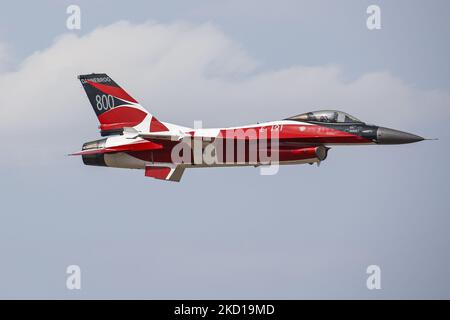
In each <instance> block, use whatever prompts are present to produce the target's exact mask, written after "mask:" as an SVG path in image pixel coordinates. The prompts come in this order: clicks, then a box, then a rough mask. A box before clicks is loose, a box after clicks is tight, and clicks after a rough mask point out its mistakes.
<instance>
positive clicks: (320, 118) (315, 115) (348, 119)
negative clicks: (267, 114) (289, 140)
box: [286, 110, 363, 123]
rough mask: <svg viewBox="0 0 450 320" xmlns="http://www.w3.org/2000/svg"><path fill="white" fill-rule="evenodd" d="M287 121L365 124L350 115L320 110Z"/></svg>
mask: <svg viewBox="0 0 450 320" xmlns="http://www.w3.org/2000/svg"><path fill="white" fill-rule="evenodd" d="M286 120H295V121H305V122H308V121H313V122H325V123H363V122H362V121H361V120H358V119H356V118H355V117H353V116H351V115H349V114H348V113H345V112H342V111H337V110H320V111H313V112H307V113H302V114H299V115H296V116H293V117H289V118H287V119H286Z"/></svg>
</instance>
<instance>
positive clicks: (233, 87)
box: [0, 1, 450, 298]
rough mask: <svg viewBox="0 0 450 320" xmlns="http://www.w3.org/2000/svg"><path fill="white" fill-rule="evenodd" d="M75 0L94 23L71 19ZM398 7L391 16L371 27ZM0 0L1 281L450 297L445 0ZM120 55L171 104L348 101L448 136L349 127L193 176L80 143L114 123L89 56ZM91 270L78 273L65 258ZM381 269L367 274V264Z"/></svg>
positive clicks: (178, 107)
mask: <svg viewBox="0 0 450 320" xmlns="http://www.w3.org/2000/svg"><path fill="white" fill-rule="evenodd" d="M72 3H76V4H78V5H79V6H80V8H81V12H82V28H81V30H79V31H70V30H67V29H66V19H67V14H66V8H67V6H68V5H69V4H72ZM374 3H375V4H377V5H379V6H380V8H381V17H382V18H381V19H382V29H381V30H377V31H369V30H368V29H367V28H366V18H367V14H366V8H367V6H368V5H370V4H374ZM6 7H7V10H2V12H1V13H0V18H1V19H0V92H2V95H3V107H2V108H1V109H0V110H1V114H0V115H1V117H2V119H3V121H4V123H3V125H2V128H1V129H0V131H1V133H2V136H3V137H6V139H5V144H4V146H3V153H2V155H3V156H2V159H1V160H0V164H1V166H0V172H1V177H2V180H1V181H2V182H1V183H0V187H1V194H2V210H1V219H2V223H1V224H0V254H1V255H2V259H1V261H2V262H1V264H0V271H1V272H0V297H3V298H448V297H449V296H450V280H449V277H448V275H447V274H446V273H447V270H449V267H450V256H449V252H450V250H449V249H450V248H449V243H450V241H449V240H450V239H449V237H448V227H449V224H450V217H449V214H448V212H449V200H448V196H447V194H448V181H449V180H448V179H449V172H448V168H447V161H446V158H447V157H448V155H449V152H448V148H447V146H448V144H447V142H446V141H448V138H449V130H448V125H447V122H448V120H449V107H450V81H449V77H448V74H449V71H450V70H449V63H448V56H450V54H449V53H450V52H449V51H450V49H449V45H448V41H447V39H448V38H449V31H448V30H450V28H449V25H448V24H449V22H448V19H447V17H448V13H449V9H450V5H449V4H448V2H447V1H430V2H425V1H395V2H393V1H345V2H343V1H342V2H336V1H276V2H275V1H245V2H244V3H242V2H239V1H227V2H226V3H224V2H219V1H217V2H214V1H190V2H189V3H188V2H184V1H179V2H170V4H169V3H159V2H148V1H132V2H131V3H127V4H125V3H116V4H114V5H113V4H110V3H109V2H106V1H78V2H71V1H58V2H56V1H41V2H39V3H37V2H36V3H32V4H30V3H27V2H21V1H16V2H14V3H8V5H7V6H6ZM86 72H106V73H108V74H109V75H110V76H111V77H112V78H113V79H114V80H116V81H117V82H118V83H119V84H121V85H122V86H123V87H124V88H125V89H126V90H127V91H129V92H130V93H131V94H132V95H133V96H134V97H135V98H136V99H137V100H138V101H139V102H141V103H142V104H143V105H144V106H145V107H147V108H148V109H149V110H150V111H151V112H152V113H154V114H155V115H157V116H158V118H159V119H161V120H163V121H169V122H174V123H178V124H180V125H186V126H192V125H193V121H195V120H202V121H203V124H204V126H207V127H210V126H227V125H230V126H232V125H240V124H246V123H252V122H257V121H264V120H270V119H281V118H285V117H287V116H290V115H293V114H297V113H301V112H306V111H311V110H314V109H321V108H323V107H326V108H336V109H341V110H343V111H347V112H349V113H351V114H354V115H355V116H356V117H358V118H360V119H362V120H365V121H367V122H369V123H376V124H378V125H382V126H387V127H393V128H397V129H400V130H405V131H408V132H413V133H416V134H419V135H422V136H425V137H431V138H432V137H439V139H440V140H438V141H426V142H421V143H417V144H414V145H405V146H367V147H353V148H351V147H342V148H338V147H336V148H333V149H332V150H330V153H329V157H328V159H327V160H326V161H325V162H324V163H322V165H321V166H320V167H319V168H317V167H316V166H286V167H282V168H281V170H280V172H279V173H278V174H277V175H275V176H261V175H259V171H258V170H257V169H253V168H235V169H204V170H201V169H192V170H188V171H187V172H186V173H185V175H184V177H183V180H182V182H181V183H179V184H173V183H164V182H160V181H154V180H151V179H147V178H145V177H144V175H143V172H140V171H135V170H129V171H128V170H121V169H105V168H93V167H86V166H84V165H83V164H82V163H81V160H80V159H79V158H73V157H67V156H66V154H68V153H70V152H72V151H76V150H78V149H79V148H80V146H81V144H82V143H83V142H85V141H88V140H92V139H95V138H96V137H97V136H98V131H97V123H96V119H95V116H94V113H93V112H92V110H91V107H90V106H89V103H88V100H87V98H86V97H85V95H84V92H83V90H82V88H81V85H80V84H79V83H78V81H77V79H76V75H78V74H81V73H86ZM70 264H77V265H79V266H80V267H81V270H82V289H81V290H80V291H69V290H67V289H66V287H65V281H66V276H67V275H66V273H65V270H66V267H67V266H68V265H70ZM371 264H376V265H379V266H380V267H381V270H382V289H381V290H368V289H367V288H366V278H367V274H366V273H365V271H366V268H367V266H368V265H371Z"/></svg>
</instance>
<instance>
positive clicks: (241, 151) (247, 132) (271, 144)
mask: <svg viewBox="0 0 450 320" xmlns="http://www.w3.org/2000/svg"><path fill="white" fill-rule="evenodd" d="M78 79H80V81H81V84H82V86H83V88H84V90H85V91H86V94H87V96H88V99H89V101H90V103H91V105H92V107H93V109H94V111H95V114H96V115H97V118H98V121H99V122H100V126H99V129H100V134H101V136H102V137H103V138H102V139H99V140H95V141H90V142H86V143H84V144H83V147H82V150H81V151H79V152H76V153H73V154H72V155H81V156H82V159H83V162H84V164H85V165H89V166H104V167H116V168H130V169H143V170H144V172H145V176H147V177H152V178H156V179H160V180H167V181H180V179H181V177H182V175H183V173H184V170H185V169H186V168H196V167H200V168H204V167H228V166H255V167H258V166H276V165H285V164H305V163H308V164H314V163H316V164H320V162H321V161H324V160H325V159H326V158H327V154H328V151H329V150H330V147H332V146H339V145H368V144H405V143H412V142H418V141H422V140H424V138H422V137H420V136H418V135H415V134H411V133H407V132H403V131H399V130H394V129H389V128H385V127H379V126H376V125H372V124H366V123H365V122H363V121H361V120H359V119H357V118H355V117H353V116H351V115H349V114H347V113H345V112H342V111H337V110H320V111H313V112H306V113H302V114H299V115H295V116H292V117H289V118H285V119H283V120H275V121H269V122H264V123H257V124H252V125H247V126H238V127H229V128H210V129H205V128H188V127H183V126H179V125H176V124H172V123H168V122H162V121H159V120H158V119H157V118H156V117H155V116H154V115H152V114H151V113H149V112H148V111H147V110H146V109H145V108H144V107H142V106H141V105H140V104H139V103H138V102H137V101H136V100H135V99H134V98H133V97H131V96H130V95H129V94H128V93H127V92H126V91H125V90H124V89H122V88H121V87H120V86H119V85H118V84H117V83H116V82H114V81H113V80H112V79H111V78H110V77H109V76H108V75H106V74H104V73H92V74H87V75H80V76H78Z"/></svg>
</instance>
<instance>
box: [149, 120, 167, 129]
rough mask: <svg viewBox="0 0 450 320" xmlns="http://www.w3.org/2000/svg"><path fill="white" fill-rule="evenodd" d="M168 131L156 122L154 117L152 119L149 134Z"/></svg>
mask: <svg viewBox="0 0 450 320" xmlns="http://www.w3.org/2000/svg"><path fill="white" fill-rule="evenodd" d="M160 131H169V129H168V128H167V127H166V126H165V125H163V124H162V123H161V122H159V121H158V119H156V118H155V117H152V121H151V122H150V132H160Z"/></svg>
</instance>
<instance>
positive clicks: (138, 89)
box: [0, 22, 450, 149]
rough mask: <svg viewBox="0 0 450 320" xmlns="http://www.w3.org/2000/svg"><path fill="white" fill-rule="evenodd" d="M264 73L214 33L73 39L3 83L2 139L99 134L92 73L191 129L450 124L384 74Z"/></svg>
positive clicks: (123, 28) (120, 29) (142, 32)
mask: <svg viewBox="0 0 450 320" xmlns="http://www.w3.org/2000/svg"><path fill="white" fill-rule="evenodd" d="M1 49H2V46H0V60H1V58H2V57H3V56H2V53H3V52H4V51H2V50H1ZM3 55H4V53H3ZM0 63H1V61H0ZM256 66H258V62H257V61H256V60H255V59H254V58H251V57H249V56H248V54H246V52H245V51H244V50H242V49H241V48H240V46H239V45H238V44H236V43H235V42H234V41H233V40H232V39H230V38H228V37H227V36H226V35H225V34H224V33H222V32H221V31H220V30H218V29H217V28H216V27H215V26H213V25H211V24H201V25H193V24H189V23H174V24H158V23H150V22H149V23H144V24H138V25H135V24H130V23H127V22H119V23H115V24H113V25H110V26H106V27H100V28H97V29H96V30H94V31H93V32H91V33H89V34H87V35H85V36H81V37H79V36H76V35H74V34H66V35H63V36H61V37H59V38H57V39H55V41H54V43H53V44H52V45H51V46H50V47H49V48H46V49H44V50H42V51H37V52H35V53H34V54H32V55H31V56H29V57H28V58H27V59H26V60H25V61H23V62H22V63H21V64H20V65H19V66H18V68H17V70H15V71H13V72H3V73H0V92H1V93H2V107H1V109H0V116H1V119H2V123H3V125H2V128H1V129H0V130H2V131H4V132H5V133H4V134H3V136H4V135H5V134H6V135H7V136H14V137H16V138H19V137H22V136H23V137H27V139H32V138H31V137H34V138H36V139H39V141H43V138H48V137H50V136H55V135H54V133H55V132H64V138H65V139H67V138H68V137H71V138H73V139H77V137H79V136H81V133H80V131H81V130H80V128H83V129H84V130H88V131H84V132H92V133H94V132H96V125H97V123H96V120H95V117H94V113H93V111H92V110H91V107H90V105H89V103H88V100H87V98H86V96H85V94H84V92H83V90H82V88H81V85H80V84H79V82H78V80H77V79H76V76H77V75H78V74H82V73H90V72H106V73H108V74H109V75H110V76H111V77H112V78H113V79H114V80H116V81H117V82H118V83H119V84H121V85H122V86H123V87H124V88H125V89H126V90H127V91H129V92H130V93H131V94H132V95H133V96H134V97H135V98H136V99H137V100H138V101H140V102H141V103H142V104H143V105H144V106H146V107H147V108H148V109H149V110H150V111H151V112H152V113H154V114H156V115H157V116H158V117H159V118H160V119H161V120H163V121H169V122H175V123H180V124H182V125H187V126H191V125H192V122H193V120H196V119H199V120H204V124H205V125H206V126H215V125H218V126H219V125H220V126H227V125H237V124H245V123H248V122H256V121H264V120H270V119H280V118H283V117H287V116H290V115H293V114H297V113H301V112H306V111H311V110H314V109H318V108H336V109H341V110H343V111H347V112H349V113H351V114H354V115H355V116H357V117H359V118H361V119H363V120H366V121H368V122H373V123H377V124H380V125H386V126H389V125H391V126H397V125H398V126H399V127H400V129H402V128H403V129H408V126H410V125H414V123H417V121H419V120H420V119H422V118H423V116H424V114H426V115H427V119H429V120H430V121H433V120H432V119H433V116H438V115H440V116H442V115H444V117H445V118H447V117H448V114H449V112H448V106H449V105H450V97H449V95H448V94H447V93H442V92H437V91H421V90H417V89H414V88H412V87H411V86H408V85H407V84H405V83H404V82H402V81H401V80H400V79H398V78H396V77H394V76H393V75H391V74H390V73H389V72H385V71H383V72H373V73H369V74H365V75H362V76H361V77H359V78H357V79H356V80H353V81H344V80H343V77H342V70H341V69H340V68H339V67H337V66H317V67H303V66H292V67H290V68H286V69H281V70H274V71H264V72H259V71H257V69H256ZM0 70H1V69H0ZM85 128H86V129H85ZM61 130H63V131H61ZM35 141H38V140H35ZM77 142H78V143H81V142H82V141H78V140H77ZM51 147H52V146H50V145H49V146H48V148H51ZM36 148H38V147H36ZM42 148H45V146H42V143H40V145H39V149H42Z"/></svg>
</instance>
